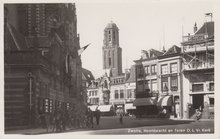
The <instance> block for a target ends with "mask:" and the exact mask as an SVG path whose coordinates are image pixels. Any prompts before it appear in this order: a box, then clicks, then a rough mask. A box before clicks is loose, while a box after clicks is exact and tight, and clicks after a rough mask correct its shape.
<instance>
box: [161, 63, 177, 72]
mask: <svg viewBox="0 0 220 139" xmlns="http://www.w3.org/2000/svg"><path fill="white" fill-rule="evenodd" d="M170 73H177V63H171V64H170ZM161 74H168V65H167V64H164V65H161Z"/></svg>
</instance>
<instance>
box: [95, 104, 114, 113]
mask: <svg viewBox="0 0 220 139" xmlns="http://www.w3.org/2000/svg"><path fill="white" fill-rule="evenodd" d="M98 109H99V110H100V111H101V112H110V111H111V109H112V105H100V106H99V107H98Z"/></svg>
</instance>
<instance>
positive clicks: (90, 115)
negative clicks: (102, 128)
mask: <svg viewBox="0 0 220 139" xmlns="http://www.w3.org/2000/svg"><path fill="white" fill-rule="evenodd" d="M89 121H90V126H91V127H92V128H93V112H92V111H91V110H90V109H89Z"/></svg>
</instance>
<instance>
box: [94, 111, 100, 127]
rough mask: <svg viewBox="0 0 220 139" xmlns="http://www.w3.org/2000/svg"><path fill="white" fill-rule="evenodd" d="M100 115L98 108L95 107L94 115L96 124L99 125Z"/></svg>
mask: <svg viewBox="0 0 220 139" xmlns="http://www.w3.org/2000/svg"><path fill="white" fill-rule="evenodd" d="M100 115H101V112H100V110H99V109H98V107H97V108H96V111H95V117H96V124H97V125H99V120H100Z"/></svg>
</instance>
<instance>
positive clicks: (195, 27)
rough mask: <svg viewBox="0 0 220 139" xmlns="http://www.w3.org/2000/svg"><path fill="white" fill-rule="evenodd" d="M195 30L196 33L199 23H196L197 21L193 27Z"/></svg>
mask: <svg viewBox="0 0 220 139" xmlns="http://www.w3.org/2000/svg"><path fill="white" fill-rule="evenodd" d="M193 30H194V33H196V31H197V25H196V23H195V25H194V27H193Z"/></svg>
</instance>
